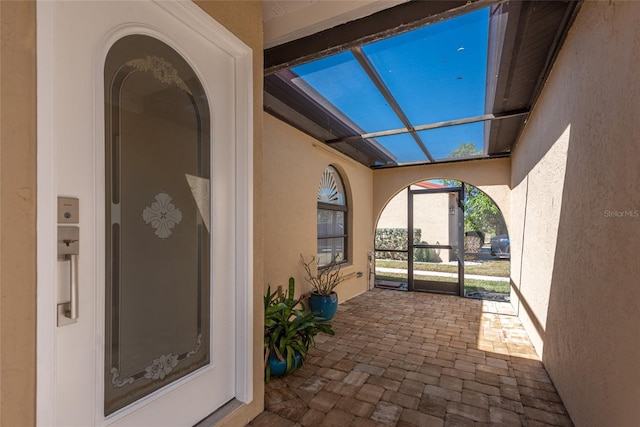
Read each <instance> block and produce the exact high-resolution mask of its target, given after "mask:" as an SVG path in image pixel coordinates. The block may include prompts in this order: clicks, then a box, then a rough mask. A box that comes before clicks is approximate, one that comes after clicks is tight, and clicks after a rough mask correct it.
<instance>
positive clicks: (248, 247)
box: [36, 0, 254, 423]
mask: <svg viewBox="0 0 640 427" xmlns="http://www.w3.org/2000/svg"><path fill="white" fill-rule="evenodd" d="M151 2H152V3H154V4H155V5H157V6H158V7H160V8H162V9H163V10H164V11H165V12H167V13H169V14H170V15H173V16H174V17H175V18H176V19H178V20H180V21H182V22H183V23H185V24H186V25H188V26H189V27H191V28H192V29H193V30H194V31H196V32H197V33H199V35H200V36H202V37H204V38H205V39H207V40H208V41H209V42H211V43H213V44H215V45H216V46H217V47H219V48H220V49H222V50H223V51H224V52H226V53H227V54H228V55H230V56H232V57H233V58H234V60H235V69H234V73H235V81H236V91H235V99H234V101H235V111H234V113H235V114H234V117H235V118H236V121H235V128H234V132H235V136H236V139H235V141H234V143H235V144H234V145H235V158H236V164H235V168H236V175H235V176H236V187H235V194H236V197H235V200H234V203H235V209H236V214H237V220H236V229H235V248H236V249H235V259H236V264H235V275H236V284H235V285H236V286H235V305H236V307H235V309H236V318H235V321H236V331H237V335H236V337H237V339H236V343H235V347H236V348H235V354H236V372H235V381H236V397H235V398H236V399H237V400H239V401H240V402H243V403H249V402H251V401H252V400H253V382H254V378H253V365H254V363H253V251H252V248H253V73H252V67H253V58H252V55H253V52H252V49H251V48H249V47H248V46H247V45H246V44H244V43H243V42H242V41H241V40H239V39H238V38H237V37H236V36H235V35H234V34H233V33H231V32H230V31H229V30H227V29H226V28H225V27H224V26H222V25H221V24H220V23H218V22H217V21H215V20H214V19H213V18H212V17H211V16H209V15H208V14H207V13H206V12H205V11H203V10H202V9H200V7H198V6H197V5H196V4H195V3H193V2H191V1H188V2H185V1H180V2H161V1H155V0H152V1H151ZM54 6H55V5H54V3H53V2H47V1H38V3H37V6H36V21H37V69H38V72H37V85H38V89H37V117H38V119H37V188H38V191H37V220H36V223H37V265H36V271H37V348H38V352H37V361H36V367H37V388H36V420H37V422H38V423H47V421H48V420H54V419H55V402H56V396H55V384H56V372H55V362H56V328H57V326H56V315H57V310H56V302H57V301H56V289H55V277H56V267H57V265H56V264H57V260H56V254H57V241H56V240H57V221H56V214H57V196H58V194H57V191H58V189H57V182H56V179H55V176H56V172H57V164H56V141H55V138H54V136H53V135H54V128H55V127H54V125H55V123H54V119H55V118H54V114H53V102H54V96H55V93H54V88H55V80H54V76H53V75H52V74H53V73H52V72H51V71H52V70H53V67H54V59H55V58H54V55H53V41H52V40H53V37H52V35H53V34H54V15H55V11H54ZM132 29H135V30H137V31H141V32H142V33H146V34H148V35H152V36H157V35H162V32H161V31H159V30H158V29H157V28H154V29H152V28H147V27H144V26H143V25H142V24H131V25H127V26H122V27H121V28H118V29H116V30H115V31H113V32H112V33H111V34H109V35H107V37H105V38H104V39H103V40H102V42H101V45H100V46H99V48H98V49H96V51H95V55H94V58H93V64H94V70H93V75H92V76H91V78H92V81H93V90H94V99H95V101H96V102H95V105H94V110H93V114H92V115H93V121H94V122H93V141H90V143H91V144H92V147H93V152H94V159H93V162H94V170H95V171H96V175H95V189H96V190H97V191H100V189H101V188H102V191H104V190H103V187H104V185H103V184H104V176H100V172H103V170H104V141H103V140H104V123H103V121H104V102H101V101H104V100H103V94H102V91H103V89H102V82H103V75H102V74H103V70H102V66H103V64H104V59H105V57H106V54H107V52H108V50H109V48H110V47H111V45H112V44H113V43H114V42H115V41H116V40H117V39H119V38H120V37H122V36H123V35H125V34H127V31H129V33H131V31H132ZM98 194H99V193H98ZM89 203H93V204H94V206H95V207H96V212H101V210H102V209H101V208H102V203H103V201H102V200H101V199H100V197H95V198H94V200H92V201H89ZM98 208H100V209H98ZM102 221H104V218H102ZM82 232H83V235H84V236H89V239H91V240H93V241H94V242H100V241H102V239H100V238H98V237H99V236H98V234H100V233H101V232H102V230H101V229H100V228H99V227H96V228H95V229H93V230H91V229H88V227H85V229H84V230H82ZM86 238H87V237H84V239H86ZM97 249H98V250H97V256H96V259H95V260H94V262H96V264H97V265H100V264H99V262H100V261H99V260H100V259H101V258H100V254H103V253H104V248H97ZM96 270H97V271H96V277H94V278H92V279H91V280H92V281H95V283H97V286H98V289H97V291H96V295H97V298H96V299H98V300H99V299H100V298H102V299H103V298H104V295H101V291H102V294H103V293H104V283H103V279H104V272H102V271H101V269H100V268H99V267H98V268H97V269H96ZM101 281H102V282H101ZM94 303H95V304H96V305H97V308H98V309H97V310H96V313H97V317H100V313H103V311H104V309H103V308H102V309H100V301H94ZM91 321H92V322H93V323H94V326H95V329H96V336H97V337H103V336H104V331H103V330H101V328H102V327H103V322H104V320H103V319H92V320H91ZM100 345H104V344H103V343H100V342H96V349H95V355H96V367H97V369H96V370H97V372H96V373H95V374H96V377H95V379H88V380H90V381H94V382H95V388H96V403H95V405H96V407H95V409H96V410H98V411H99V409H100V408H101V407H102V404H103V402H102V401H101V400H100V401H99V402H98V399H101V398H102V394H101V393H100V392H99V390H100V389H101V388H102V386H103V381H104V380H103V371H102V363H103V361H102V348H100V347H99V346H100ZM99 415H100V416H102V419H103V420H104V416H103V414H96V421H98V420H99V419H100V416H99Z"/></svg>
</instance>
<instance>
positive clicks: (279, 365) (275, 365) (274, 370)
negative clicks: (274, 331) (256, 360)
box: [269, 353, 302, 377]
mask: <svg viewBox="0 0 640 427" xmlns="http://www.w3.org/2000/svg"><path fill="white" fill-rule="evenodd" d="M300 366H302V355H301V354H300V353H296V355H295V356H294V366H293V369H291V372H293V371H295V370H296V368H299V367H300ZM269 368H270V369H271V377H281V376H283V375H284V374H285V373H287V361H286V360H284V361H281V360H279V359H278V357H277V356H276V355H275V354H274V353H271V354H269ZM291 372H289V373H291Z"/></svg>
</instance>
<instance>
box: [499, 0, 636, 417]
mask: <svg viewBox="0 0 640 427" xmlns="http://www.w3.org/2000/svg"><path fill="white" fill-rule="evenodd" d="M638 64H640V3H638V2H629V1H615V0H614V1H610V2H600V1H598V2H596V1H587V2H585V3H584V4H583V5H582V8H581V10H580V12H579V14H578V16H577V18H576V21H575V23H574V24H573V27H572V29H571V31H570V33H569V35H568V38H567V40H566V42H565V44H564V46H563V48H562V50H561V52H560V54H559V57H558V60H557V62H556V64H555V66H554V69H553V70H552V73H551V75H550V77H549V79H548V81H547V83H546V85H545V88H544V90H543V93H542V95H541V98H540V99H539V102H538V103H537V105H536V107H535V109H534V111H533V114H532V116H531V118H530V120H529V123H528V124H527V127H526V129H525V132H524V134H523V135H522V137H521V139H520V141H519V143H518V146H517V147H516V149H515V150H514V152H513V156H512V168H513V170H512V186H513V193H512V199H511V209H512V219H513V221H512V224H513V232H512V233H511V241H512V246H511V248H512V276H511V279H512V282H513V286H514V287H515V288H516V289H517V292H512V296H519V297H520V298H519V299H520V301H519V303H518V304H517V306H518V309H519V315H520V318H521V319H522V320H523V323H524V324H525V327H526V328H527V331H528V332H529V335H530V336H531V338H532V339H533V340H534V343H535V345H536V347H537V349H538V351H539V352H540V353H541V355H542V359H543V362H544V363H545V366H546V368H547V370H548V371H549V373H550V375H551V378H552V380H553V382H554V384H555V385H556V387H557V389H558V391H559V393H560V395H561V397H562V399H563V401H564V404H565V406H566V408H567V410H568V411H569V413H570V415H571V417H572V419H573V421H574V422H575V424H576V425H578V426H636V425H638V421H639V420H640V405H638V403H639V402H640V400H639V399H640V340H639V339H638V337H639V336H640V306H639V304H640V287H639V286H638V283H639V282H638V277H640V263H638V253H639V252H640V167H639V166H638V165H639V164H640V163H639V160H640V143H639V142H638V141H640V125H639V122H638V113H639V112H640V68H639V66H638ZM519 254H521V255H519ZM517 294H519V295H517Z"/></svg>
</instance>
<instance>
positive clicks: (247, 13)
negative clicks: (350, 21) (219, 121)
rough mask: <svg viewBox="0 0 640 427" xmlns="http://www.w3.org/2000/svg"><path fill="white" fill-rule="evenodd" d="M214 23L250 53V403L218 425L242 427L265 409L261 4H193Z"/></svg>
mask: <svg viewBox="0 0 640 427" xmlns="http://www.w3.org/2000/svg"><path fill="white" fill-rule="evenodd" d="M196 4H197V5H198V6H200V7H201V8H202V9H203V10H205V11H206V12H207V13H209V15H211V16H212V17H213V18H214V19H215V20H217V21H218V22H219V23H221V24H222V25H224V26H225V27H226V28H227V29H228V30H229V31H231V32H232V33H234V34H235V35H236V36H237V37H238V38H239V39H240V40H242V41H243V42H244V43H245V44H247V46H249V47H250V48H251V49H253V111H254V114H253V129H254V131H253V135H254V139H253V159H254V160H253V194H254V197H253V290H254V293H253V307H254V312H253V331H252V332H253V360H254V365H253V382H254V386H253V402H252V403H251V404H250V405H247V406H242V407H241V408H239V409H238V410H236V411H234V412H233V413H232V414H231V415H229V416H227V417H226V418H225V419H224V420H223V421H222V422H221V423H220V424H219V425H221V426H241V425H245V424H246V423H247V422H248V421H249V420H250V419H252V418H254V417H255V416H256V415H258V414H259V413H260V412H262V410H263V409H264V382H263V380H262V379H263V377H264V368H263V339H262V337H263V332H264V312H263V302H262V284H263V283H264V273H263V268H264V262H263V256H262V254H263V241H264V240H263V233H264V228H263V220H262V219H263V218H262V215H261V212H262V209H263V204H262V201H263V198H262V194H263V189H264V186H263V182H262V152H263V150H262V147H263V144H262V135H263V133H262V68H263V65H262V64H263V61H262V58H263V56H262V2H259V1H239V0H235V1H222V0H214V1H196Z"/></svg>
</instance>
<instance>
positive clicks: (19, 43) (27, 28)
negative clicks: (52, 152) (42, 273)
mask: <svg viewBox="0 0 640 427" xmlns="http://www.w3.org/2000/svg"><path fill="white" fill-rule="evenodd" d="M0 17H1V19H2V24H1V26H0V41H1V45H2V47H1V48H0V62H1V63H2V68H1V69H0V99H1V105H0V185H1V191H0V343H1V345H0V425H3V426H30V425H34V424H35V403H36V402H35V393H36V356H35V355H36V332H35V331H36V325H35V320H36V273H35V271H36V228H35V222H36V204H35V199H36V68H35V60H36V56H35V54H36V45H35V43H36V40H35V35H36V31H35V2H33V1H20V2H7V1H2V2H0Z"/></svg>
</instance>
